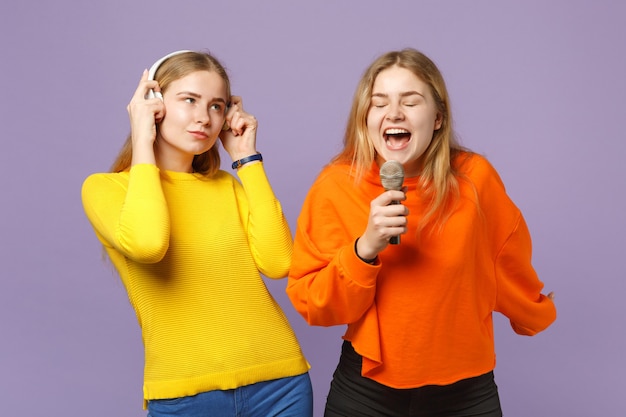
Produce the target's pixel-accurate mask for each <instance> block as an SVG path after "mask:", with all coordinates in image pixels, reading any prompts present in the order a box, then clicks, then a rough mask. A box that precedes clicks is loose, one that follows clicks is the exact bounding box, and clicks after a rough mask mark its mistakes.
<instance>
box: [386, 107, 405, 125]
mask: <svg viewBox="0 0 626 417" xmlns="http://www.w3.org/2000/svg"><path fill="white" fill-rule="evenodd" d="M386 117H387V119H388V120H393V121H397V120H402V119H404V113H403V112H402V108H401V106H400V104H396V103H392V104H390V105H389V112H387V116H386Z"/></svg>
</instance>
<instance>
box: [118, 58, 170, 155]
mask: <svg viewBox="0 0 626 417" xmlns="http://www.w3.org/2000/svg"><path fill="white" fill-rule="evenodd" d="M152 89H154V90H156V92H159V91H160V89H159V85H158V83H157V82H156V81H154V80H148V71H147V70H144V72H143V73H142V75H141V79H140V81H139V84H138V85H137V88H136V89H135V92H134V94H133V96H132V98H131V100H130V103H129V104H128V105H127V106H126V110H127V111H128V115H129V118H130V123H131V134H132V137H133V143H146V144H151V143H152V142H153V141H154V140H155V138H156V123H158V122H159V121H161V120H162V119H163V117H164V116H165V106H164V104H163V101H162V100H159V99H158V98H146V96H147V95H148V92H149V91H151V90H152Z"/></svg>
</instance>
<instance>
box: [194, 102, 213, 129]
mask: <svg viewBox="0 0 626 417" xmlns="http://www.w3.org/2000/svg"><path fill="white" fill-rule="evenodd" d="M195 119H196V123H199V124H201V125H203V126H210V125H211V115H210V114H209V110H208V109H202V108H200V106H198V109H197V111H196V115H195Z"/></svg>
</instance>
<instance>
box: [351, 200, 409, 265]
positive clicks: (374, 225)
mask: <svg viewBox="0 0 626 417" xmlns="http://www.w3.org/2000/svg"><path fill="white" fill-rule="evenodd" d="M405 192H406V189H403V190H402V191H397V190H389V191H385V192H384V193H382V194H381V195H379V196H378V197H376V198H375V199H374V200H372V202H371V203H370V214H369V218H368V220H367V227H366V228H365V232H364V233H363V235H362V236H361V237H360V238H359V241H358V242H357V247H356V251H357V255H359V256H360V257H361V258H363V259H374V258H376V256H378V254H379V253H380V252H381V251H382V250H383V249H385V248H386V247H387V245H388V244H389V239H391V238H392V237H393V236H398V235H400V234H403V233H406V224H407V219H406V216H407V215H408V214H409V209H408V208H406V207H405V206H404V205H402V204H391V202H392V201H404V200H406V194H405Z"/></svg>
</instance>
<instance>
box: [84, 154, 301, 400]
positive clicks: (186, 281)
mask: <svg viewBox="0 0 626 417" xmlns="http://www.w3.org/2000/svg"><path fill="white" fill-rule="evenodd" d="M238 175H239V177H240V180H241V183H240V182H239V181H237V180H236V179H235V178H234V177H233V176H232V175H230V174H228V173H226V172H224V171H220V172H218V174H216V176H215V177H212V178H210V179H207V178H205V177H202V176H201V175H199V174H187V173H180V172H169V171H167V172H160V171H159V169H158V168H157V167H156V166H154V165H148V164H144V165H135V166H134V167H132V168H131V170H130V171H129V172H123V173H116V174H112V173H108V174H93V175H91V176H89V177H88V178H87V179H86V180H85V182H84V184H83V189H82V200H83V206H84V209H85V212H86V214H87V217H88V218H89V221H90V222H91V224H92V226H93V228H94V230H95V232H96V235H97V237H98V239H99V240H100V242H102V244H103V245H104V247H105V249H106V251H107V253H108V255H109V257H110V258H111V260H112V262H113V264H114V265H115V268H116V269H117V271H118V273H119V275H120V277H121V279H122V281H123V283H124V285H125V287H126V290H127V292H128V296H129V299H130V302H131V304H132V306H133V307H134V309H135V312H136V314H137V320H138V322H139V325H140V327H141V329H142V336H143V342H144V347H145V372H144V400H145V401H147V400H150V399H160V398H175V397H181V396H187V395H194V394H197V393H200V392H205V391H210V390H216V389H220V390H224V389H232V388H236V387H240V386H243V385H248V384H252V383H256V382H259V381H267V380H271V379H276V378H282V377H287V376H294V375H299V374H302V373H305V372H306V371H307V370H308V369H309V365H308V363H307V362H306V360H305V358H304V357H303V355H302V352H301V350H300V346H299V344H298V341H297V339H296V337H295V335H294V333H293V331H292V329H291V326H290V325H289V323H288V321H287V319H286V317H285V315H284V314H283V312H282V310H281V308H280V306H279V305H278V304H277V303H276V301H275V300H274V299H273V298H272V296H271V295H270V293H269V292H268V290H267V288H266V286H265V284H264V282H263V279H262V277H261V275H260V273H259V272H261V273H262V274H264V275H265V276H267V277H269V278H282V277H284V276H286V274H287V272H288V270H289V265H290V259H291V253H292V238H291V233H290V230H289V226H288V224H287V222H286V220H285V218H284V215H283V213H282V209H281V205H280V203H279V202H278V200H277V199H276V197H275V196H274V193H273V191H272V189H271V186H270V184H269V182H268V180H267V177H266V175H265V171H264V168H263V164H251V165H249V166H246V167H243V168H241V169H240V170H239V172H238Z"/></svg>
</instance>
